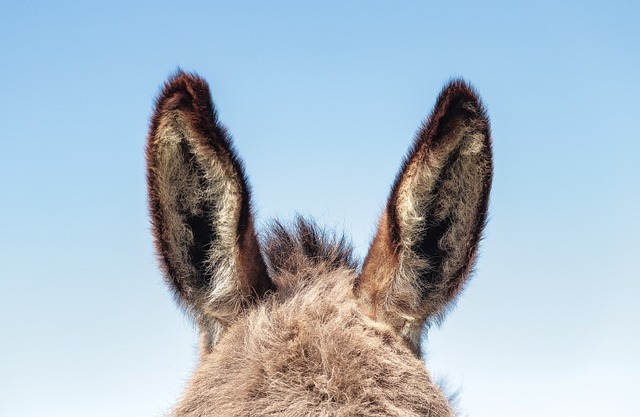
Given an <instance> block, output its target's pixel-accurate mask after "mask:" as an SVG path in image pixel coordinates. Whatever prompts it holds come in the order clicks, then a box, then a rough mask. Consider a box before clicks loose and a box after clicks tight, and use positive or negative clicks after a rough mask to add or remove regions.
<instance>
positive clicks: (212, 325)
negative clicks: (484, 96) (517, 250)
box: [147, 72, 492, 417]
mask: <svg viewBox="0 0 640 417" xmlns="http://www.w3.org/2000/svg"><path fill="white" fill-rule="evenodd" d="M147 164H148V175H147V180H148V191H149V205H150V211H151V219H152V224H153V233H154V238H155V245H156V250H157V253H158V257H159V260H160V265H161V268H162V270H163V273H164V276H165V278H166V280H167V282H168V284H169V286H170V287H171V289H172V290H173V292H174V293H175V297H176V299H177V301H178V302H179V303H180V304H181V305H182V306H183V307H184V308H185V310H186V311H187V312H188V314H189V315H190V316H191V317H193V318H194V320H195V322H196V323H197V326H198V329H199V332H200V336H201V346H200V350H201V356H200V363H199V365H198V368H197V370H196V372H195V374H194V376H193V377H192V379H191V382H190V383H189V386H188V388H187V392H186V394H185V395H184V397H183V398H182V400H181V401H180V402H179V403H178V405H177V407H176V409H175V410H174V415H176V416H214V415H216V416H223V415H224V416H226V415H234V416H241V415H255V416H263V415H265V416H266V415H283V416H300V415H343V416H346V415H385V416H388V415H398V416H400V415H402V416H409V415H416V416H417V415H428V416H438V417H439V416H449V415H451V408H450V406H449V404H448V403H447V400H446V399H445V398H444V396H443V395H442V393H441V392H440V391H439V389H438V388H437V387H436V386H435V385H434V384H433V382H432V381H431V380H430V378H429V376H428V373H427V371H426V370H425V368H424V365H423V363H422V361H421V360H420V358H419V355H420V348H421V346H420V343H421V337H420V335H421V330H422V329H423V328H424V327H425V325H428V324H429V323H432V322H434V321H438V320H440V319H442V317H443V316H444V314H445V312H446V311H447V309H448V308H449V306H451V304H452V302H453V301H454V300H455V298H456V296H457V295H458V294H459V293H460V291H461V290H462V288H463V286H464V284H465V282H466V280H467V278H468V276H469V274H470V270H471V268H472V266H473V262H474V258H475V255H476V252H477V248H478V242H479V240H480V237H481V234H482V229H483V227H484V223H485V218H486V211H487V205H488V199H489V191H490V187H491V176H492V157H491V141H490V132H489V122H488V119H487V116H486V113H485V110H484V108H483V106H482V104H481V102H480V100H479V98H478V97H477V95H476V94H475V92H474V91H473V89H472V88H471V87H469V86H468V85H467V84H465V83H464V82H463V81H453V82H451V83H450V84H449V85H448V86H447V87H445V89H444V90H443V91H442V93H441V94H440V96H439V98H438V100H437V104H436V106H435V108H434V110H433V112H432V113H431V116H430V117H429V118H428V119H427V121H426V122H425V124H424V125H423V126H422V128H421V129H420V130H419V132H418V134H417V137H416V140H415V142H414V144H413V147H412V148H411V150H410V151H409V154H408V156H407V158H406V160H405V161H404V163H403V166H402V168H401V170H400V173H399V174H398V176H397V178H396V180H395V183H394V185H393V187H392V190H391V195H390V196H389V199H388V202H387V205H386V209H385V211H384V213H383V215H382V218H381V220H380V223H379V226H378V230H377V233H376V235H375V238H374V240H373V243H372V244H371V248H370V250H369V253H368V255H367V257H366V259H365V261H364V263H363V265H362V268H361V269H359V265H358V263H357V262H356V261H354V259H353V257H352V255H351V249H350V248H349V247H348V245H347V244H346V243H345V242H344V241H343V240H340V239H335V238H332V237H331V236H329V235H327V234H325V233H323V232H321V231H319V230H318V229H317V228H316V227H315V226H314V225H313V224H312V223H310V222H308V221H306V220H303V219H298V220H297V223H296V224H295V225H294V226H292V227H290V228H287V227H285V226H283V225H281V224H279V223H275V224H274V225H273V226H272V227H271V229H270V230H269V231H267V232H265V235H264V239H263V240H262V242H260V241H259V239H258V237H257V235H256V232H255V229H254V221H253V217H252V211H251V204H250V193H249V187H248V183H247V179H246V177H245V174H244V172H243V167H242V163H241V162H240V160H239V159H238V157H237V156H236V153H235V151H234V149H233V146H232V145H231V140H230V137H229V135H228V134H227V132H226V130H225V129H224V128H223V127H222V125H221V124H220V123H219V122H218V119H217V115H216V111H215V109H214V106H213V103H212V101H211V96H210V93H209V88H208V85H207V83H206V82H205V81H204V80H202V79H201V78H199V77H197V76H195V75H191V74H186V73H182V72H180V73H178V74H176V75H175V76H173V77H172V78H171V79H170V80H169V81H168V82H167V84H166V85H165V86H164V88H163V90H162V92H161V94H160V97H159V98H158V100H157V102H156V108H155V113H154V116H153V118H152V122H151V128H150V133H149V135H148V144H147Z"/></svg>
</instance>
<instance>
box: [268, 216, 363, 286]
mask: <svg viewBox="0 0 640 417" xmlns="http://www.w3.org/2000/svg"><path fill="white" fill-rule="evenodd" d="M262 240H263V246H262V247H263V248H264V255H265V258H266V259H265V260H266V263H267V267H268V269H269V274H270V275H271V276H272V277H273V276H275V275H280V274H282V273H289V274H293V275H300V274H302V275H306V274H305V272H306V271H308V270H309V269H310V268H314V269H315V268H324V269H327V270H336V269H340V268H346V269H352V270H355V269H357V267H358V261H357V260H356V259H355V258H354V256H353V247H352V245H351V242H349V241H348V240H347V239H346V238H345V236H344V235H336V234H334V233H331V232H327V231H325V230H323V229H322V228H320V227H319V226H318V225H317V224H316V223H315V222H314V221H312V220H308V219H305V218H304V217H302V216H296V218H295V219H294V221H293V222H292V224H291V225H286V224H283V223H282V222H280V221H279V220H273V221H272V222H271V223H270V224H269V226H268V228H267V231H266V232H265V233H264V234H263V239H262Z"/></svg>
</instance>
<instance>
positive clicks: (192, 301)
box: [147, 72, 272, 338]
mask: <svg viewBox="0 0 640 417" xmlns="http://www.w3.org/2000/svg"><path fill="white" fill-rule="evenodd" d="M147 168H148V172H147V183H148V191H149V207H150V212H151V221H152V225H153V234H154V239H155V245H156V251H157V253H158V257H159V260H160V264H161V267H162V269H163V272H164V274H165V278H166V280H167V282H168V283H169V285H170V286H171V287H172V288H173V290H174V292H175V294H176V298H177V299H178V301H179V302H180V303H181V304H182V305H183V306H185V307H186V308H187V310H188V311H190V312H191V313H192V314H193V316H194V317H195V318H196V321H197V322H198V324H199V325H200V326H201V327H202V328H203V330H207V329H209V330H210V331H211V332H213V333H218V332H219V331H220V330H221V327H220V326H222V327H224V326H226V325H227V324H229V323H230V322H231V321H233V320H234V318H235V317H236V316H237V315H238V314H239V313H240V312H241V310H242V309H243V308H244V307H245V306H246V304H247V303H248V302H250V301H251V300H252V299H254V298H256V297H260V296H262V295H263V294H264V293H265V292H266V291H268V290H270V289H271V288H272V283H271V280H270V279H269V277H268V275H267V269H266V267H265V263H264V261H263V259H262V255H261V254H260V247H259V244H258V239H257V237H256V234H255V231H254V226H253V218H252V214H251V207H250V201H249V198H250V197H249V188H248V185H247V180H246V178H245V175H244V173H243V169H242V165H241V163H240V161H239V159H238V158H237V157H236V155H235V152H234V150H233V148H232V145H231V142H230V139H229V137H228V135H227V133H226V131H225V129H224V128H223V127H222V126H221V125H220V124H219V123H218V120H217V116H216V112H215V109H214V107H213V103H212V101H211V95H210V93H209V87H208V85H207V83H206V82H205V81H204V80H203V79H201V78H199V77H197V76H195V75H191V74H187V73H183V72H178V73H177V74H176V75H174V76H173V77H172V78H171V79H170V80H169V81H168V82H167V83H166V84H165V86H164V88H163V90H162V92H161V94H160V96H159V97H158V99H157V101H156V107H155V112H154V115H153V118H152V121H151V128H150V132H149V135H148V142H147ZM211 337H212V338H215V334H212V335H211Z"/></svg>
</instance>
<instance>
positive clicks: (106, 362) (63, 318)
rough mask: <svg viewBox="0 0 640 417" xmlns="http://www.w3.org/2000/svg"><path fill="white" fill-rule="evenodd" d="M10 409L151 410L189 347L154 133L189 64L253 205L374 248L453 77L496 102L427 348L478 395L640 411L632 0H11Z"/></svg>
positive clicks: (0, 191) (167, 394)
mask: <svg viewBox="0 0 640 417" xmlns="http://www.w3.org/2000/svg"><path fill="white" fill-rule="evenodd" d="M0 9H1V12H0V92H1V99H0V195H1V196H2V197H1V198H2V204H1V208H0V214H1V215H0V257H1V262H0V415H1V416H6V417H14V416H15V417H17V416H47V417H56V416H64V417H75V416H83V417H84V416H95V417H100V416H114V415H117V416H161V415H163V413H166V412H167V411H168V410H169V409H170V408H171V405H172V404H173V403H174V402H175V400H176V398H177V396H178V395H179V394H180V392H181V391H182V389H183V387H184V384H185V382H186V381H187V379H188V377H189V375H190V372H191V370H192V369H193V367H194V365H195V361H196V359H197V351H196V338H195V332H194V330H193V328H192V326H191V324H190V322H189V321H188V320H187V319H185V318H184V317H183V315H182V313H181V312H180V311H179V310H178V308H177V307H176V306H175V305H174V304H173V301H172V299H171V297H170V295H169V292H168V291H167V290H166V288H165V287H164V285H163V282H162V278H161V275H160V273H159V272H158V270H157V268H156V264H155V260H154V256H153V250H152V244H151V238H150V233H149V222H148V217H147V209H146V195H145V192H146V190H145V177H144V176H145V171H144V140H145V135H146V131H147V128H148V120H149V116H150V114H151V110H152V105H153V100H154V98H155V96H156V94H157V92H158V88H159V86H160V85H161V84H162V83H163V82H164V80H165V79H166V78H167V76H168V75H169V74H171V73H172V72H173V71H174V70H175V69H176V68H177V67H181V68H183V69H185V70H190V71H196V72H198V73H199V74H200V75H202V76H203V77H205V78H206V79H207V80H208V81H209V83H210V84H211V88H212V91H213V96H214V100H215V102H216V104H217V106H218V109H219V114H220V118H221V120H222V121H223V122H224V123H225V125H226V126H227V127H228V128H229V129H230V131H231V133H232V134H233V136H234V140H235V144H236V146H237V149H238V150H239V152H240V154H241V155H242V157H243V159H244V160H245V163H246V167H247V171H248V174H249V176H250V179H251V183H252V185H253V190H254V202H255V207H256V208H257V212H258V221H259V223H262V224H263V223H264V221H265V220H267V219H269V218H271V217H274V216H278V217H282V218H285V219H286V218H290V217H292V216H293V215H294V214H295V213H296V212H300V213H303V214H308V215H311V216H314V217H315V218H316V219H317V220H318V221H319V222H320V223H321V224H324V225H326V226H328V227H330V228H338V229H339V230H344V231H345V232H346V233H347V234H349V235H351V236H352V237H353V242H354V245H355V246H356V248H357V252H358V253H359V254H360V255H364V254H365V253H366V249H367V246H368V244H369V239H370V238H371V235H372V233H373V231H374V224H375V223H376V221H377V218H378V216H379V214H380V212H381V209H382V207H383V204H384V201H385V199H386V196H387V193H388V191H389V187H390V185H391V183H392V180H393V178H394V176H395V174H396V171H397V169H398V167H399V164H400V161H401V160H402V157H403V155H404V153H405V151H406V150H407V148H408V147H409V145H410V143H411V140H412V138H413V135H414V133H415V131H416V129H417V128H418V126H419V124H420V122H421V121H422V120H423V119H424V117H425V116H426V115H427V114H428V113H429V112H430V110H431V107H432V106H433V104H434V102H435V98H436V96H437V94H438V92H439V90H440V88H441V87H442V86H443V85H444V83H446V82H447V81H448V80H449V79H450V78H451V77H454V76H462V77H464V78H465V79H467V80H469V81H470V82H471V83H472V84H473V85H475V87H476V88H477V89H478V90H479V92H480V94H481V95H482V97H483V99H484V102H485V104H486V105H487V107H488V110H489V115H490V117H491V120H492V127H493V139H494V151H495V179H494V187H493V194H492V199H491V205H490V218H491V219H490V223H489V226H488V228H487V230H486V238H485V240H484V241H483V244H482V247H481V255H480V258H479V261H478V264H477V273H476V275H475V277H474V279H473V281H472V282H471V284H470V285H469V286H468V287H467V290H466V292H465V293H464V294H463V296H462V298H461V299H460V300H459V302H458V307H457V308H456V309H455V310H454V311H453V312H452V313H451V314H450V315H449V317H448V319H447V320H446V321H445V322H444V324H443V325H442V327H441V328H439V329H432V330H431V331H430V334H429V341H428V344H427V358H426V362H427V366H428V367H429V368H430V369H431V371H432V372H433V374H434V375H435V377H436V378H445V379H446V380H447V381H448V385H449V386H450V387H452V389H454V390H456V389H460V390H461V402H460V407H461V409H462V410H463V414H466V415H469V416H474V417H488V416H491V417H497V416H505V417H512V416H566V415H571V416H583V417H587V416H603V415H615V416H629V417H631V416H634V417H635V416H638V415H640V401H638V387H639V382H638V381H639V380H640V355H639V354H638V353H639V352H640V334H639V331H640V272H638V256H639V249H640V220H639V217H640V216H639V215H640V168H639V166H638V159H639V156H640V100H639V97H640V85H639V83H638V76H639V75H640V46H639V45H640V23H639V22H640V3H639V2H637V1H607V2H604V1H597V2H596V1H557V0H553V1H529V2H518V4H516V2H504V1H501V2H498V1H484V2H471V1H457V2H432V1H424V2H417V1H416V2H411V1H398V2H391V1H388V2H382V1H322V2H300V1H289V2H285V1H274V2H267V1H264V2H258V1H253V2H249V1H235V2H224V3H223V2H217V1H206V2H190V1H184V2H176V1H171V2H167V1H146V2H133V1H127V2H115V1H114V2H104V1H102V2H91V1H83V2H69V1H55V2H54V1H51V2H29V1H24V2H19V1H6V0H5V1H3V2H2V5H1V7H0Z"/></svg>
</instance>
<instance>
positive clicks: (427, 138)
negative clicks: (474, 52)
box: [356, 81, 493, 351]
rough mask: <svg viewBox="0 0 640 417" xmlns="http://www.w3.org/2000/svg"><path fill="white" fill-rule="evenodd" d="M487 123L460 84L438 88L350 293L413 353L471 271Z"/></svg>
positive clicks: (484, 181) (482, 196)
mask: <svg viewBox="0 0 640 417" xmlns="http://www.w3.org/2000/svg"><path fill="white" fill-rule="evenodd" d="M492 172H493V167H492V157H491V139H490V130H489V121H488V118H487V115H486V113H485V110H484V107H483V105H482V103H481V102H480V99H479V98H478V96H477V95H476V93H475V92H474V90H473V89H472V88H471V87H469V86H468V85H467V84H465V83H464V82H463V81H453V82H451V83H450V84H449V85H448V86H447V87H445V88H444V90H443V91H442V93H440V96H439V97H438V101H437V104H436V106H435V108H434V110H433V112H432V113H431V116H430V117H429V119H428V120H427V122H426V123H425V124H424V125H423V127H422V129H421V130H420V131H419V132H418V135H417V138H416V140H415V143H414V145H413V148H412V149H411V150H410V152H409V154H408V156H407V158H406V159H405V162H404V164H403V167H402V169H401V170H400V173H399V174H398V177H397V178H396V180H395V183H394V185H393V188H392V191H391V195H390V197H389V200H388V202H387V206H386V210H385V212H384V213H383V216H382V218H381V220H380V224H379V227H378V231H377V233H376V236H375V238H374V240H373V243H372V245H371V248H370V250H369V254H368V255H367V258H366V259H365V262H364V265H363V268H362V273H361V276H360V278H359V280H358V282H357V284H356V285H357V286H356V292H357V293H358V295H359V297H360V299H361V300H362V302H363V304H364V306H365V307H366V308H368V309H369V310H370V311H371V314H372V315H373V316H375V317H377V318H378V319H379V320H383V321H386V322H388V323H390V324H391V325H392V326H394V327H395V328H396V329H397V330H398V331H399V332H401V333H402V334H403V336H404V337H405V338H406V339H407V340H408V342H409V343H410V345H411V346H412V347H413V348H414V349H415V350H416V351H418V350H419V340H420V333H421V330H422V326H423V325H424V323H425V321H427V320H433V319H436V320H438V319H440V318H442V317H443V315H444V313H445V311H446V308H447V306H448V305H449V304H450V303H451V302H452V301H453V300H454V299H455V297H456V295H457V294H458V293H459V292H460V291H461V289H462V288H463V285H464V283H465V281H466V279H467V278H468V276H469V273H470V270H471V268H472V266H473V262H474V258H475V254H476V251H477V248H478V242H479V240H480V237H481V234H482V229H483V228H484V224H485V219H486V213H487V205H488V201H489V191H490V188H491V177H492Z"/></svg>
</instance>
